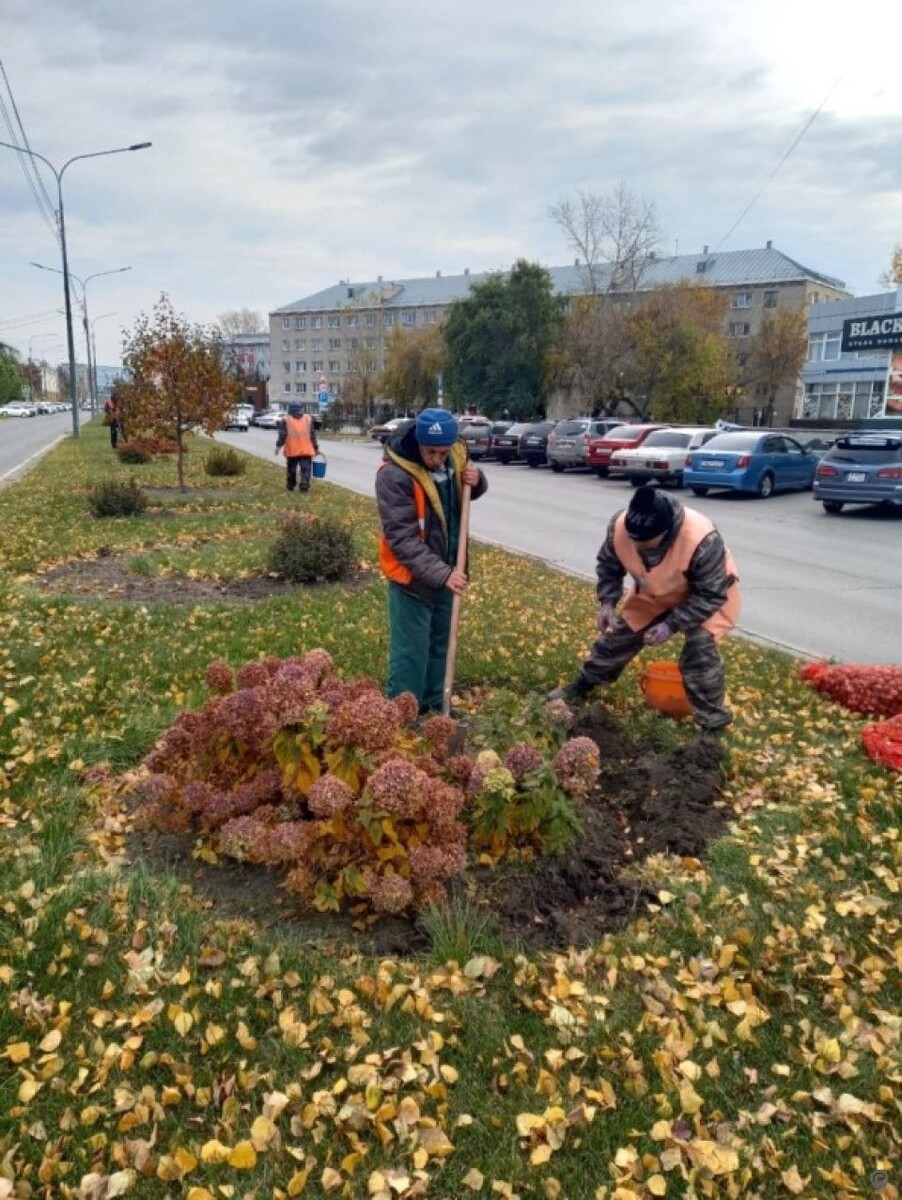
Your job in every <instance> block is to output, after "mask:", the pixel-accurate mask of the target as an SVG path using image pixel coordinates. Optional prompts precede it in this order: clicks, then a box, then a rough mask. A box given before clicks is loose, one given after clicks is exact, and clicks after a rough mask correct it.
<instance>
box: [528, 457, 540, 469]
mask: <svg viewBox="0 0 902 1200" xmlns="http://www.w3.org/2000/svg"><path fill="white" fill-rule="evenodd" d="M526 461H527V463H528V464H529V465H530V466H531V467H537V466H538V465H539V460H538V459H537V458H528V459H527V460H526Z"/></svg>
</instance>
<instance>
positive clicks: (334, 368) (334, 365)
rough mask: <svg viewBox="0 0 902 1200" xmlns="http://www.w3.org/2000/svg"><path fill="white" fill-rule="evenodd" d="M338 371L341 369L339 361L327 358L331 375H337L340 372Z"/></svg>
mask: <svg viewBox="0 0 902 1200" xmlns="http://www.w3.org/2000/svg"><path fill="white" fill-rule="evenodd" d="M340 371H341V363H340V362H339V361H338V359H337V358H330V359H329V373H330V374H331V375H338V374H339V373H340Z"/></svg>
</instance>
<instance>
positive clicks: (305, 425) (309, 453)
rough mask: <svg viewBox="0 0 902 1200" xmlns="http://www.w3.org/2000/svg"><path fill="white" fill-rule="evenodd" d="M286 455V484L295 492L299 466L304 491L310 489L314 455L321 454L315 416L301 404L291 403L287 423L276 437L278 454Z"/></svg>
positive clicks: (301, 485)
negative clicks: (280, 452)
mask: <svg viewBox="0 0 902 1200" xmlns="http://www.w3.org/2000/svg"><path fill="white" fill-rule="evenodd" d="M280 450H281V451H282V453H283V454H284V455H285V486H286V487H287V488H288V490H289V492H293V491H294V489H295V488H296V487H297V486H298V467H300V469H301V484H300V490H301V491H302V492H309V491H310V474H311V471H312V469H313V456H314V454H319V443H318V442H317V440H316V430H315V429H314V428H313V417H311V416H310V414H309V413H305V412H304V410H303V409H302V408H301V406H300V404H289V405H288V413H287V415H286V417H285V424H284V425H283V426H282V428H281V429H280V430H279V436H278V438H277V439H276V454H278V453H279V451H280Z"/></svg>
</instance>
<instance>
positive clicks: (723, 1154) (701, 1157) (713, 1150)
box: [686, 1138, 739, 1175]
mask: <svg viewBox="0 0 902 1200" xmlns="http://www.w3.org/2000/svg"><path fill="white" fill-rule="evenodd" d="M686 1150H687V1152H688V1154H689V1156H690V1158H691V1159H692V1161H693V1162H694V1163H695V1165H696V1166H698V1167H704V1169H705V1170H706V1171H710V1173H711V1174H712V1175H729V1174H730V1172H731V1171H738V1170H739V1155H738V1154H737V1153H736V1151H735V1150H731V1149H730V1147H729V1146H721V1144H720V1143H719V1142H712V1141H709V1140H708V1139H707V1138H693V1140H692V1141H691V1142H687V1144H686Z"/></svg>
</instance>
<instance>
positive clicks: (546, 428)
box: [520, 421, 557, 467]
mask: <svg viewBox="0 0 902 1200" xmlns="http://www.w3.org/2000/svg"><path fill="white" fill-rule="evenodd" d="M556 424H557V422H556V421H536V422H535V423H534V424H532V425H527V426H526V428H525V429H524V430H523V433H522V435H521V437H520V457H521V458H522V459H523V461H524V462H525V463H526V465H527V466H528V467H540V466H541V465H542V463H544V462H547V461H548V438H549V435H550V434H551V431H552V429H554V427H555V425H556Z"/></svg>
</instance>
